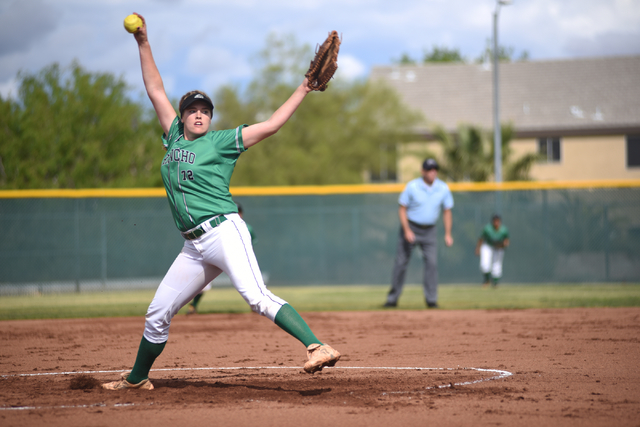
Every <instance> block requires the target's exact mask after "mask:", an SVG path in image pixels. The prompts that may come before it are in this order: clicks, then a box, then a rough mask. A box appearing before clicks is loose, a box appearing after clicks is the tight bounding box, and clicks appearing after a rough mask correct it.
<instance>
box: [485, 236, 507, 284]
mask: <svg viewBox="0 0 640 427" xmlns="http://www.w3.org/2000/svg"><path fill="white" fill-rule="evenodd" d="M503 259H504V249H503V248H494V247H493V246H490V245H488V244H486V243H483V244H482V245H481V246H480V271H481V272H482V273H483V274H486V273H491V277H498V278H499V277H502V260H503Z"/></svg>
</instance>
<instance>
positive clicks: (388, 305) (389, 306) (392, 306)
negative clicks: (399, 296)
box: [382, 301, 398, 308]
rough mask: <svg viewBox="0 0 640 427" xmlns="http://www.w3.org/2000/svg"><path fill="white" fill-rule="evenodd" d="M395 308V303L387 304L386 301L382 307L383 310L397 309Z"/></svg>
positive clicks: (396, 304)
mask: <svg viewBox="0 0 640 427" xmlns="http://www.w3.org/2000/svg"><path fill="white" fill-rule="evenodd" d="M397 306H398V303H397V302H389V301H387V302H385V303H384V305H383V306H382V307H384V308H394V307H397Z"/></svg>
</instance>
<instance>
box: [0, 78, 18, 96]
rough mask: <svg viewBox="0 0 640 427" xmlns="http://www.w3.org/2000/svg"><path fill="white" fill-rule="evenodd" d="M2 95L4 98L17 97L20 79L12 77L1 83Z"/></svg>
mask: <svg viewBox="0 0 640 427" xmlns="http://www.w3.org/2000/svg"><path fill="white" fill-rule="evenodd" d="M0 96H1V97H2V98H4V99H13V100H15V99H17V96H18V80H16V79H10V80H8V81H6V82H2V83H0Z"/></svg>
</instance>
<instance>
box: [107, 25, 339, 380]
mask: <svg viewBox="0 0 640 427" xmlns="http://www.w3.org/2000/svg"><path fill="white" fill-rule="evenodd" d="M136 15H137V14H136ZM138 16H140V15H138ZM140 19H141V20H142V26H141V27H139V28H138V31H137V32H136V33H134V37H135V39H136V41H137V43H138V51H139V55H140V65H141V68H142V79H143V81H144V86H145V89H146V91H147V95H148V96H149V99H150V100H151V103H152V104H153V108H154V109H155V112H156V115H157V117H158V121H159V122H160V126H161V127H162V130H163V131H164V134H163V135H162V142H163V144H164V147H165V149H166V150H167V153H166V155H165V156H164V158H163V160H162V165H161V168H160V170H161V174H162V180H163V181H164V186H165V190H166V193H167V199H168V201H169V207H170V208H171V212H172V214H173V218H174V221H175V224H176V227H177V228H178V230H180V233H181V234H182V237H184V239H185V242H184V246H183V248H182V251H181V252H180V254H179V255H178V256H177V258H176V259H175V261H174V262H173V264H172V265H171V267H170V268H169V271H167V273H166V275H165V276H164V278H163V279H162V282H161V283H160V285H159V286H158V289H157V291H156V294H155V296H154V298H153V301H151V304H150V305H149V309H148V310H147V314H146V316H145V328H144V333H143V335H142V340H141V341H140V345H139V347H138V353H137V356H136V360H135V363H134V365H133V369H132V370H131V372H129V373H125V374H123V375H122V379H120V380H118V381H113V382H109V383H105V384H103V385H102V387H103V388H105V389H107V390H120V389H131V388H135V389H145V390H152V389H153V385H152V384H151V381H149V371H150V370H151V366H152V365H153V363H154V362H155V360H156V358H157V357H158V356H159V355H160V354H161V353H162V351H163V350H164V347H165V345H166V343H167V340H168V338H169V327H170V326H171V320H172V319H173V316H175V315H176V314H177V313H178V311H179V310H180V309H181V308H182V307H184V306H185V305H187V304H188V303H189V301H191V300H192V299H193V298H194V297H195V296H196V295H197V294H199V293H200V292H201V291H202V289H203V288H204V287H205V286H206V285H207V283H210V282H211V281H212V280H214V279H215V278H216V277H217V276H218V275H220V274H221V273H222V272H225V273H226V274H227V275H228V276H229V278H230V279H231V282H232V284H233V286H234V287H235V288H236V290H237V291H238V292H239V293H240V295H241V296H242V298H243V299H244V300H245V301H246V302H247V304H249V306H250V307H251V309H252V310H253V311H254V312H256V313H259V314H260V315H262V316H265V317H267V318H268V319H269V320H271V321H273V322H274V323H275V324H276V325H278V326H279V327H280V328H282V329H283V330H284V331H286V332H287V333H289V334H291V335H292V336H294V337H295V338H297V339H298V340H299V341H300V342H301V343H303V344H304V345H305V347H306V348H307V358H308V360H307V362H306V363H305V364H304V370H305V371H306V372H309V373H313V372H315V371H318V370H321V369H322V368H323V367H324V366H333V365H334V364H335V363H336V362H337V361H338V360H339V359H340V353H338V352H337V351H336V350H334V349H333V348H331V347H330V346H329V345H327V344H325V343H322V342H321V341H320V340H319V339H318V338H317V337H316V336H315V335H314V333H313V332H312V331H311V329H310V328H309V326H308V325H307V323H306V322H305V321H304V319H302V317H300V315H299V314H298V312H296V310H295V309H294V308H293V307H291V305H289V304H287V302H286V301H284V300H283V299H282V298H279V297H277V296H276V295H274V294H273V293H272V292H271V291H269V290H268V289H267V288H266V286H265V284H264V281H263V280H262V273H261V272H260V268H259V267H258V261H257V260H256V257H255V254H254V252H253V246H252V245H251V236H250V234H249V230H248V228H247V226H246V224H245V222H244V221H243V220H242V218H240V216H239V215H238V209H237V206H236V204H235V203H234V201H233V199H232V198H231V193H230V192H229V181H230V180H231V174H232V173H233V169H234V168H235V164H236V161H237V160H238V157H239V156H240V154H242V153H243V152H244V151H245V150H247V149H248V148H249V147H251V146H253V145H255V144H257V143H259V142H260V141H262V140H264V139H265V138H267V137H269V136H271V135H273V134H275V133H276V132H277V131H278V130H279V129H280V128H281V127H282V126H283V125H284V124H285V123H286V122H287V121H288V120H289V118H290V117H291V116H292V115H293V113H294V112H295V111H296V109H297V108H298V107H299V106H300V104H301V103H302V101H303V100H304V98H305V97H306V96H307V94H308V93H309V92H310V91H311V89H310V88H309V86H308V82H307V79H306V78H305V79H304V81H303V82H302V83H301V84H300V86H298V87H297V88H296V89H295V91H294V92H293V94H292V95H291V96H290V97H289V99H287V100H286V101H285V102H284V104H282V105H281V106H280V107H279V108H278V109H277V110H276V111H275V112H274V113H273V114H272V115H271V117H270V118H269V119H267V120H265V121H264V122H260V123H256V124H254V125H252V126H246V125H240V126H238V127H237V128H235V129H229V130H221V131H210V130H209V127H210V125H211V116H212V113H213V103H212V102H211V100H210V99H209V97H208V96H207V95H206V94H205V93H204V92H200V91H191V92H187V93H186V94H185V95H184V96H183V97H182V98H181V99H180V103H179V106H178V109H179V112H180V114H179V115H178V114H177V113H176V111H175V109H174V108H173V105H171V102H170V101H169V98H168V97H167V94H166V92H165V90H164V84H163V82H162V77H161V76H160V72H159V71H158V68H157V66H156V63H155V61H154V59H153V55H152V53H151V46H150V45H149V40H148V38H147V27H146V23H145V20H144V18H143V17H142V16H140ZM185 37H191V38H193V37H195V36H194V35H192V34H191V35H188V36H185ZM187 41H188V40H187ZM187 41H185V42H187Z"/></svg>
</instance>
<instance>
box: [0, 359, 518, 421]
mask: <svg viewBox="0 0 640 427" xmlns="http://www.w3.org/2000/svg"><path fill="white" fill-rule="evenodd" d="M258 369H300V367H299V366H231V367H217V368H210V367H206V368H160V369H152V370H151V372H178V371H240V370H258ZM324 369H327V370H333V369H345V370H347V369H354V370H355V369H360V370H369V371H371V370H378V371H385V370H386V371H390V370H391V371H393V370H395V371H460V370H470V371H478V372H492V373H496V374H497V375H494V376H491V377H487V378H480V379H477V380H474V381H465V382H461V383H449V384H444V385H438V386H431V387H425V390H433V389H436V388H447V387H451V386H456V387H457V386H465V385H471V384H477V383H481V382H485V381H494V380H499V379H503V378H507V377H510V376H511V375H513V373H511V372H509V371H503V370H500V369H484V368H472V367H465V368H424V367H399V366H334V367H327V368H324ZM121 372H128V370H127V369H124V370H108V371H67V372H38V373H31V374H6V375H2V376H0V377H1V378H9V377H38V376H50V375H81V374H114V373H121ZM405 393H416V392H415V391H413V392H407V391H392V392H385V393H382V395H383V396H385V395H387V394H405ZM108 406H109V405H106V404H104V403H96V404H91V405H63V406H11V407H8V406H0V411H24V410H36V409H82V408H97V407H108ZM129 406H138V405H136V404H135V403H116V404H113V405H111V407H114V408H122V407H129Z"/></svg>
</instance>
